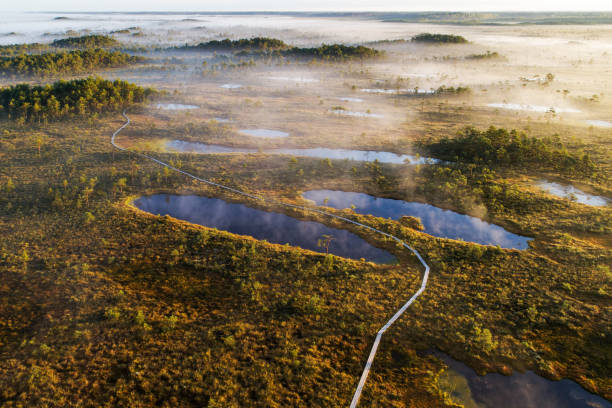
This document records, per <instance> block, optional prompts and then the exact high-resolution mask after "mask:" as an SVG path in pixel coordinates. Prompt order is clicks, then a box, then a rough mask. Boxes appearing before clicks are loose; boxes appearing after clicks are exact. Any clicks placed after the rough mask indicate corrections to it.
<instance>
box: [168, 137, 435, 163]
mask: <svg viewBox="0 0 612 408" xmlns="http://www.w3.org/2000/svg"><path fill="white" fill-rule="evenodd" d="M166 149H168V150H170V151H174V152H179V153H203V154H209V153H254V152H256V151H257V150H256V149H249V148H248V147H227V146H221V145H211V144H206V143H192V142H185V141H182V140H172V141H169V142H167V143H166ZM264 152H265V153H269V154H287V155H292V156H303V157H315V158H319V159H335V160H345V159H346V160H355V161H367V162H373V161H375V160H378V161H379V162H381V163H393V164H436V163H439V162H440V161H439V160H437V159H432V158H430V157H417V156H413V155H410V154H395V153H391V152H376V151H370V150H347V149H328V148H326V147H315V148H312V149H268V150H264Z"/></svg>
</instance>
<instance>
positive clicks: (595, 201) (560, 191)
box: [537, 180, 609, 207]
mask: <svg viewBox="0 0 612 408" xmlns="http://www.w3.org/2000/svg"><path fill="white" fill-rule="evenodd" d="M537 185H538V186H539V187H540V188H541V189H542V190H544V191H546V192H547V193H549V194H552V195H554V196H557V197H561V198H567V199H568V200H575V201H576V202H578V203H581V204H587V205H592V206H596V207H603V206H606V205H608V202H609V200H608V199H607V198H606V197H602V196H596V195H592V194H587V193H585V192H584V191H581V190H578V189H577V188H576V187H574V186H570V185H562V184H559V183H553V182H550V181H546V180H540V181H539V182H538V184H537Z"/></svg>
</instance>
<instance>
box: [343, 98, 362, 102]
mask: <svg viewBox="0 0 612 408" xmlns="http://www.w3.org/2000/svg"><path fill="white" fill-rule="evenodd" d="M338 99H339V100H341V101H343V102H356V103H361V102H363V99H361V98H350V97H346V98H338Z"/></svg>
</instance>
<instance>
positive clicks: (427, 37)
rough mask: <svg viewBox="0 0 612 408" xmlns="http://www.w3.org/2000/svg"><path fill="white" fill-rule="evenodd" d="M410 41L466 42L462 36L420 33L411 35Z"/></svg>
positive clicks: (432, 42)
mask: <svg viewBox="0 0 612 408" xmlns="http://www.w3.org/2000/svg"><path fill="white" fill-rule="evenodd" d="M411 41H412V42H417V43H430V44H465V43H467V42H468V40H466V39H465V38H464V37H462V36H460V35H453V34H432V33H421V34H417V35H415V36H414V37H412V40H411Z"/></svg>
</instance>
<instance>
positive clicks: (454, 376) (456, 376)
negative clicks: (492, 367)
mask: <svg viewBox="0 0 612 408" xmlns="http://www.w3.org/2000/svg"><path fill="white" fill-rule="evenodd" d="M433 354H434V355H436V356H437V357H438V358H440V359H441V360H442V361H444V363H446V365H447V366H448V367H449V369H448V370H447V371H446V372H445V373H444V374H442V375H441V376H440V380H439V383H438V384H439V386H440V388H441V389H442V390H443V391H446V392H447V393H449V395H450V396H451V398H452V399H453V400H454V401H455V402H458V403H460V404H462V405H464V406H465V407H466V408H471V407H473V408H584V407H590V408H611V407H612V404H610V402H608V401H606V400H605V399H603V398H601V397H599V396H597V395H594V394H591V393H590V392H588V391H586V390H585V389H584V388H582V387H581V386H580V385H578V384H577V383H575V382H574V381H570V380H561V381H551V380H547V379H546V378H543V377H540V376H539V375H537V374H535V373H533V372H531V371H527V372H526V373H517V372H515V373H514V374H513V375H511V376H505V375H501V374H497V373H491V374H486V375H483V376H480V375H478V374H476V372H475V371H474V370H472V369H471V368H470V367H468V366H466V365H465V364H463V363H462V362H460V361H457V360H455V359H453V358H451V357H450V356H448V355H446V354H444V353H441V352H439V351H436V352H433ZM466 383H467V384H466Z"/></svg>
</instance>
